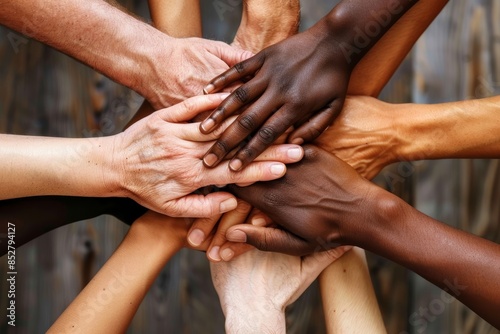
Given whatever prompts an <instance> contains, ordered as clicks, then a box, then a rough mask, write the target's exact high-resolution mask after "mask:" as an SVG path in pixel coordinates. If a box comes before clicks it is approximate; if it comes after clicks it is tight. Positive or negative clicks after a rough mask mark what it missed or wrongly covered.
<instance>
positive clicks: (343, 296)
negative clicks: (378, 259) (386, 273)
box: [319, 248, 386, 333]
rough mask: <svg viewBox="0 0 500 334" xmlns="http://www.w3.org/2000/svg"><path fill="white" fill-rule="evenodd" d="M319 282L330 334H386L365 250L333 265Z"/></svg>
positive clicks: (348, 255) (359, 250)
mask: <svg viewBox="0 0 500 334" xmlns="http://www.w3.org/2000/svg"><path fill="white" fill-rule="evenodd" d="M319 282H320V288H321V298H322V300H323V309H324V312H325V320H326V328H327V333H368V332H369V333H386V330H385V327H384V322H383V320H382V315H381V314H380V310H379V307H378V303H377V299H376V297H375V292H374V291H373V286H372V282H371V280H370V273H369V272H368V268H367V264H366V259H365V253H364V251H363V250H362V249H360V248H354V249H353V250H351V251H350V252H348V253H346V254H344V255H343V256H342V257H341V258H340V259H338V260H337V261H335V262H333V263H332V264H331V265H330V266H328V268H326V269H325V270H324V271H323V273H322V274H321V275H320V277H319Z"/></svg>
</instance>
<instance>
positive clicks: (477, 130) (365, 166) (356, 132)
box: [317, 96, 500, 179]
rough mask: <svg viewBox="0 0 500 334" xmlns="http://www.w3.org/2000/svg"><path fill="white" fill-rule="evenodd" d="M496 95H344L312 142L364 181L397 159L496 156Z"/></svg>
mask: <svg viewBox="0 0 500 334" xmlns="http://www.w3.org/2000/svg"><path fill="white" fill-rule="evenodd" d="M499 115H500V97H498V96H495V97H490V98H484V99H479V100H467V101H459V102H451V103H441V104H433V105H427V104H390V103H385V102H382V101H379V100H377V99H374V98H370V97H349V98H347V100H346V103H345V107H344V109H343V110H342V113H341V115H340V116H339V118H338V119H337V121H336V122H335V123H334V124H333V125H332V126H331V127H330V128H329V129H328V131H326V133H325V134H323V135H322V136H321V137H320V138H318V140H317V144H318V145H319V146H320V147H322V148H323V149H325V150H327V151H329V152H332V153H334V154H335V155H337V156H338V157H339V158H341V159H342V160H344V161H346V162H347V163H348V164H349V165H351V166H352V167H354V168H355V169H356V170H357V171H358V172H359V173H360V174H361V175H363V176H365V177H367V178H368V179H370V178H373V177H374V176H375V175H377V174H378V173H379V172H380V170H382V168H383V167H385V166H387V165H388V164H390V163H393V162H398V161H414V160H424V159H447V158H448V159H453V158H498V157H500V140H499V139H498V136H496V135H495V134H496V133H498V131H500V118H499V117H498V116H499Z"/></svg>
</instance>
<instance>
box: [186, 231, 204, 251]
mask: <svg viewBox="0 0 500 334" xmlns="http://www.w3.org/2000/svg"><path fill="white" fill-rule="evenodd" d="M188 241H189V243H190V244H191V245H193V246H195V247H197V246H199V245H201V243H202V242H203V241H205V233H203V231H202V230H199V229H196V230H193V231H191V233H189V236H188Z"/></svg>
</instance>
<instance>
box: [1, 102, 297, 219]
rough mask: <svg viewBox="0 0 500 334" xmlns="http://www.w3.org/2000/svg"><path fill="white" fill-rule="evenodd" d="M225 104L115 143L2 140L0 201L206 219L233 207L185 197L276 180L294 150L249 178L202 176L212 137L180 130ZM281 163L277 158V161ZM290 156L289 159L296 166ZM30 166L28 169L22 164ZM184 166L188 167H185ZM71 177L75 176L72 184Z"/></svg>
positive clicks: (167, 113) (193, 106) (149, 123)
mask: <svg viewBox="0 0 500 334" xmlns="http://www.w3.org/2000/svg"><path fill="white" fill-rule="evenodd" d="M222 98H223V96H221V95H219V96H213V97H211V98H207V97H203V96H199V97H194V98H191V99H188V100H186V101H184V102H182V103H180V104H178V105H176V106H173V107H171V108H167V109H162V110H160V111H158V112H156V113H154V114H152V115H150V116H148V117H147V118H144V119H142V120H141V121H139V122H137V123H135V124H134V125H133V126H131V127H130V128H128V129H127V130H126V131H125V132H122V133H120V134H118V135H115V136H110V137H102V138H88V139H66V138H65V139H63V138H43V137H28V136H15V135H0V136H1V137H2V141H3V143H4V145H3V146H2V148H1V149H0V155H2V156H8V157H9V159H2V162H3V163H1V164H2V166H1V168H0V170H1V171H2V172H1V173H2V174H3V175H4V177H1V181H0V189H1V190H0V198H2V199H8V198H17V197H27V196H37V195H68V196H88V197H129V198H131V199H133V200H135V201H137V202H138V203H139V204H141V205H143V206H145V207H147V208H150V209H152V210H155V211H157V212H161V213H164V214H168V215H171V216H190V217H208V216H213V215H215V214H218V213H222V212H227V211H230V210H232V209H234V208H235V207H236V199H235V198H234V197H233V196H232V195H230V194H228V193H224V192H218V193H213V194H208V195H206V196H203V195H199V194H191V193H192V192H193V191H195V190H197V189H199V188H201V187H204V186H207V185H212V184H227V183H231V182H237V183H240V182H241V183H248V182H253V181H256V180H270V179H274V178H276V177H280V176H282V175H283V174H284V173H285V170H286V168H284V167H285V166H284V164H283V163H282V162H270V161H280V160H283V159H282V158H283V157H284V156H286V157H287V158H285V160H289V159H291V160H290V161H297V160H300V157H301V156H302V150H301V148H300V147H298V146H295V147H291V146H288V147H287V146H281V147H279V146H276V147H275V148H274V149H272V150H271V151H269V152H267V154H268V155H267V156H263V157H262V158H263V159H264V160H267V161H265V162H264V161H262V162H259V163H257V164H255V165H254V166H253V167H252V168H250V169H249V170H248V172H243V173H240V174H239V175H236V174H234V173H227V171H228V167H227V163H226V164H225V166H224V165H221V168H220V169H218V170H217V169H208V168H206V167H204V165H203V163H202V162H201V157H202V155H203V150H204V149H205V148H207V147H208V146H209V145H211V144H210V141H213V139H215V138H216V137H217V136H218V135H217V134H212V135H210V136H206V135H202V134H201V133H200V132H199V131H198V129H197V126H198V125H197V124H196V123H190V124H178V123H179V122H185V121H187V120H189V119H191V118H193V117H194V116H195V115H197V114H198V113H200V112H202V111H204V110H208V109H210V108H212V107H213V106H216V105H217V104H218V103H220V101H221V100H222ZM280 156H281V158H280ZM294 156H295V158H294ZM26 161H29V162H30V163H29V164H26ZM187 166H189V167H187ZM75 169H78V176H79V177H74V172H75Z"/></svg>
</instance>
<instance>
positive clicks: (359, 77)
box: [348, 0, 448, 97]
mask: <svg viewBox="0 0 500 334" xmlns="http://www.w3.org/2000/svg"><path fill="white" fill-rule="evenodd" d="M447 3H448V0H419V1H417V2H416V3H415V5H414V6H413V7H412V8H410V9H409V10H408V11H407V12H406V13H405V14H404V15H403V16H402V17H401V18H400V19H399V20H398V21H397V22H396V23H394V25H393V26H392V27H391V28H390V29H389V30H388V31H387V32H386V33H385V34H384V36H383V37H381V38H380V40H379V41H378V42H377V43H376V44H375V45H374V46H373V47H372V48H371V49H370V51H368V52H367V53H366V55H365V56H364V57H363V58H362V59H361V60H360V61H359V63H358V64H357V65H356V67H355V68H354V71H353V72H352V74H351V80H350V82H349V90H348V94H349V95H366V96H373V97H377V96H378V95H379V94H380V91H381V90H382V88H384V86H385V85H386V84H387V82H388V81H389V79H390V78H391V76H392V75H393V74H394V72H395V71H396V69H397V68H398V66H399V65H400V64H401V62H402V61H403V60H404V58H405V57H406V56H407V54H408V52H409V51H410V50H411V48H412V47H413V45H414V44H415V42H416V41H417V39H418V38H419V37H420V36H421V35H422V33H423V32H424V31H425V29H427V27H428V26H429V24H430V23H431V22H432V21H433V20H434V19H435V18H436V16H437V15H438V14H439V13H440V12H441V10H442V9H443V7H444V6H445V5H446V4H447Z"/></svg>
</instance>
